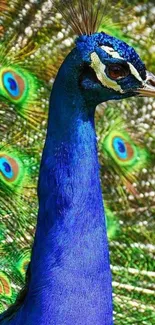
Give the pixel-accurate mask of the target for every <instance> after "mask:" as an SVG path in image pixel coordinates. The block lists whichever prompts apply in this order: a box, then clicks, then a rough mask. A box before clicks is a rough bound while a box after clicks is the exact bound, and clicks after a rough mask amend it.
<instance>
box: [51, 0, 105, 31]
mask: <svg viewBox="0 0 155 325" xmlns="http://www.w3.org/2000/svg"><path fill="white" fill-rule="evenodd" d="M56 7H57V8H58V10H59V11H60V12H61V14H62V16H63V17H64V18H65V20H66V21H67V23H69V25H70V26H71V28H72V29H73V31H74V32H75V34H76V35H83V34H86V35H91V34H93V33H95V32H97V30H98V28H99V26H100V24H101V21H102V19H103V16H104V15H105V12H106V7H107V0H60V1H59V2H58V3H57V2H56Z"/></svg>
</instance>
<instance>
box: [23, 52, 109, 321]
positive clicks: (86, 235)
mask: <svg viewBox="0 0 155 325" xmlns="http://www.w3.org/2000/svg"><path fill="white" fill-rule="evenodd" d="M78 60H80V57H78V54H77V53H76V50H73V51H72V52H71V54H70V55H69V56H68V57H67V59H66V60H65V62H64V64H63V65H62V67H61V68H60V70H59V73H58V75H57V78H56V81H55V84H54V86H53V90H52V94H51V100H50V113H49V121H48V131H47V138H46V142H45V147H44V151H43V157H42V162H41V168H40V179H39V187H38V194H39V195H38V196H39V214H38V223H37V231H36V236H35V242H34V247H33V253H32V261H31V281H30V287H29V293H30V294H32V295H34V294H35V292H39V295H38V297H40V299H41V303H42V304H45V306H47V304H48V312H47V314H48V313H49V314H50V313H51V318H52V319H53V322H52V321H51V323H49V320H48V321H47V324H52V325H53V324H54V325H64V324H66V325H70V324H77V325H80V324H89V325H94V324H95V325H112V298H111V295H112V294H111V274H110V267H109V254H108V245H107V236H106V226H105V220H104V211H103V204H102V193H101V186H100V180H99V164H98V158H97V145H96V134H95V129H94V112H95V107H94V106H95V105H94V106H93V105H92V107H87V104H86V101H85V99H84V98H83V95H82V90H81V89H80V86H79V82H78V79H79V74H80V71H79V68H78V67H79V62H78ZM47 293H48V294H47ZM37 299H39V298H37ZM47 300H48V301H47ZM37 303H38V301H37ZM45 324H46V322H45Z"/></svg>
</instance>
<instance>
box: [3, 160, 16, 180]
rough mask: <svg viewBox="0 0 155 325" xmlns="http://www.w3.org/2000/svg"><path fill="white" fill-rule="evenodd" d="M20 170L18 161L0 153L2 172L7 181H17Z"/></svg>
mask: <svg viewBox="0 0 155 325" xmlns="http://www.w3.org/2000/svg"><path fill="white" fill-rule="evenodd" d="M18 172H19V166H18V163H17V162H16V161H15V160H14V159H13V158H11V157H9V156H6V155H4V156H2V155H0V174H1V175H2V176H3V178H4V179H5V180H6V181H7V182H13V181H15V180H16V179H17V177H18Z"/></svg>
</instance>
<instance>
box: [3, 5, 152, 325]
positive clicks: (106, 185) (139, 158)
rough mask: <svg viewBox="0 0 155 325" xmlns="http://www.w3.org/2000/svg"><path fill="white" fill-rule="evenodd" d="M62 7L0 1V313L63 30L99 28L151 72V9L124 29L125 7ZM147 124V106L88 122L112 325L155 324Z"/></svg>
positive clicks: (29, 214) (16, 283)
mask: <svg viewBox="0 0 155 325" xmlns="http://www.w3.org/2000/svg"><path fill="white" fill-rule="evenodd" d="M68 3H69V4H70V6H66V1H62V2H61V4H60V5H58V6H57V7H56V8H53V3H52V1H21V0H20V1H19V0H16V1H15V0H11V1H9V2H7V1H2V0H1V1H0V141H1V142H0V221H1V224H0V242H1V244H0V255H1V256H0V257H1V264H0V266H1V267H0V271H1V272H0V310H1V311H3V310H4V309H6V308H7V306H8V305H10V304H11V303H13V302H14V301H15V299H16V296H17V293H18V292H19V289H20V288H21V287H22V286H23V284H24V281H25V279H24V274H25V272H26V270H27V268H28V264H29V261H30V251H31V246H32V241H33V237H34V232H35V226H36V216H37V208H38V202H37V195H36V192H37V191H36V186H37V181H38V174H39V164H40V158H41V152H42V148H43V144H44V140H45V135H46V126H47V114H48V105H49V96H50V90H51V87H52V85H53V81H54V78H55V76H56V72H57V70H58V67H59V66H60V64H61V62H62V60H63V59H64V57H65V56H66V54H67V53H68V51H69V50H70V48H71V47H72V44H73V33H72V30H71V28H70V26H71V27H72V29H73V30H74V32H75V34H83V32H85V33H86V34H91V33H93V32H94V31H96V30H97V28H99V30H100V31H103V30H104V31H105V32H106V33H108V34H111V35H113V36H115V37H118V38H121V39H122V40H124V41H127V42H128V43H130V44H131V45H132V46H134V47H135V48H136V50H138V51H139V53H141V56H142V58H143V59H144V60H145V62H147V67H148V69H149V70H151V71H152V72H153V71H154V44H153V38H154V31H155V28H154V4H153V2H151V1H149V2H148V1H145V3H143V1H136V2H135V3H133V4H132V6H131V5H130V10H132V11H131V16H132V15H134V16H135V17H136V19H134V20H133V18H132V19H131V21H130V19H129V17H128V19H127V18H126V16H127V15H125V13H126V12H127V13H128V12H129V11H128V10H129V8H128V7H125V9H124V11H122V4H120V3H119V4H118V5H117V6H116V5H115V1H114V3H113V4H112V3H109V4H108V5H107V4H106V5H105V4H104V7H103V3H102V2H101V1H98V2H97V1H94V0H93V1H88V4H87V2H84V1H79V2H77V3H75V4H74V5H75V9H74V6H72V2H68ZM114 5H115V6H114ZM124 5H125V4H124ZM124 5H123V6H124ZM127 5H128V4H127ZM85 6H87V8H86V7H85ZM85 8H86V9H87V10H85ZM94 8H95V9H94ZM103 8H104V10H103ZM101 9H102V10H101ZM125 10H127V11H125ZM51 12H53V14H52V15H51ZM58 12H59V13H58ZM69 12H72V19H70V20H69V21H68V18H67V17H68V13H69ZM77 12H79V13H80V15H81V16H80V18H79V16H78V17H77V14H76V13H77ZM94 12H95V13H96V16H95V15H94ZM60 13H61V14H60ZM111 13H112V14H113V22H112V19H111V17H112V15H111ZM144 13H145V15H144ZM103 14H104V17H105V18H104V19H102V18H103ZM62 15H63V17H64V18H65V19H66V18H67V21H68V26H66V25H65V22H64V21H63V19H64V18H62ZM116 20H117V23H116ZM79 21H81V23H80V24H79ZM69 25H70V26H69ZM152 25H153V27H152ZM150 26H151V29H150ZM148 53H149V55H148ZM94 59H95V60H96V57H95V58H94ZM95 60H94V65H92V67H93V68H94V69H95V67H96V68H98V63H96V61H95ZM154 72H155V71H154ZM101 78H102V79H101V80H102V81H103V76H101ZM60 94H61V92H60ZM154 117H155V107H154V102H153V99H152V98H149V99H147V98H146V99H141V98H139V99H135V98H134V99H130V100H128V101H126V100H124V101H123V102H121V103H118V102H116V101H114V102H111V103H110V104H109V103H107V104H103V105H102V106H100V107H99V108H98V111H97V113H96V123H97V134H98V138H99V158H100V163H101V181H102V189H103V195H104V201H105V211H106V217H107V228H108V235H109V241H110V256H111V268H112V272H113V290H114V304H115V309H114V317H115V324H116V325H117V324H119V325H120V324H122V325H124V324H144V325H145V324H147V325H153V324H154V320H155V314H154V264H153V258H154V232H153V227H154V214H155V201H154V198H155V168H154V148H155V146H154V145H155V134H154Z"/></svg>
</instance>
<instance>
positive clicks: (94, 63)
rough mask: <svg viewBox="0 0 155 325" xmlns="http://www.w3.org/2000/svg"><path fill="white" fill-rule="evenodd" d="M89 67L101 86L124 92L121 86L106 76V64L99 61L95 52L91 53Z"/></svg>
mask: <svg viewBox="0 0 155 325" xmlns="http://www.w3.org/2000/svg"><path fill="white" fill-rule="evenodd" d="M91 67H92V68H93V70H94V71H95V73H96V76H97V78H98V80H100V82H101V83H102V85H103V86H105V87H107V88H110V89H114V90H115V91H119V92H120V93H123V92H124V91H123V90H122V88H121V86H120V85H118V84H117V82H116V81H115V80H112V79H110V78H108V76H107V75H106V72H105V70H106V65H105V64H103V63H102V62H101V60H100V58H99V57H98V55H97V54H96V53H95V52H93V53H92V54H91Z"/></svg>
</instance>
